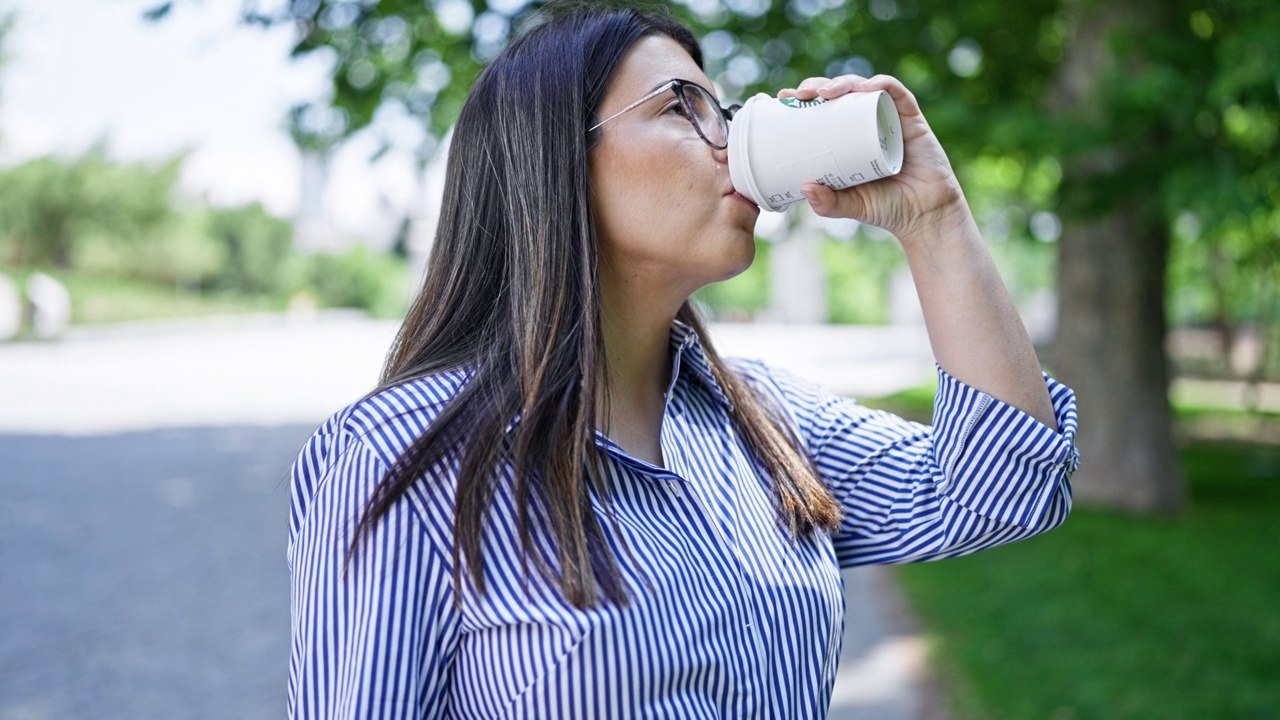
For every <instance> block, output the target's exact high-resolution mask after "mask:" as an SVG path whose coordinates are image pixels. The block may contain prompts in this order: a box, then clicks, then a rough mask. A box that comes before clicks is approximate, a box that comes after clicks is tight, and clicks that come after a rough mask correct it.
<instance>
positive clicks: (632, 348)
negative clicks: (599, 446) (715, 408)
mask: <svg viewBox="0 0 1280 720" xmlns="http://www.w3.org/2000/svg"><path fill="white" fill-rule="evenodd" d="M626 290H627V288H626V287H619V286H618V285H616V284H606V283H603V282H602V283H601V304H602V314H603V323H604V328H603V329H604V345H605V347H604V352H605V358H606V361H607V363H608V374H607V377H606V378H605V382H606V386H607V388H606V392H607V393H608V398H609V403H608V407H607V408H606V407H604V406H603V405H602V406H601V407H599V408H598V412H599V413H600V420H601V422H602V423H603V428H602V430H604V432H605V434H607V435H608V436H609V438H610V439H611V440H613V441H614V442H615V443H617V444H618V445H620V446H621V447H622V448H623V449H624V450H626V451H627V452H628V453H630V454H631V455H633V456H635V457H637V458H640V459H642V460H645V461H647V462H650V463H653V464H655V465H659V466H660V465H661V464H662V457H661V445H660V443H659V439H660V436H661V430H662V413H663V411H664V409H665V405H666V397H665V394H666V391H667V386H668V385H669V384H670V382H671V323H672V321H673V320H674V319H675V313H676V310H678V309H679V305H678V304H677V305H676V306H675V308H674V309H672V308H670V307H667V304H664V303H660V302H653V301H652V299H651V298H642V297H640V296H638V295H637V294H636V293H629V292H626Z"/></svg>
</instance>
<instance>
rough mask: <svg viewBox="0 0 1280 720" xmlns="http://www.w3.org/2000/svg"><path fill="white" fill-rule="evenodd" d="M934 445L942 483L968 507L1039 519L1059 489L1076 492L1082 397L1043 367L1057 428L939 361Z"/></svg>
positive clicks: (1010, 518)
mask: <svg viewBox="0 0 1280 720" xmlns="http://www.w3.org/2000/svg"><path fill="white" fill-rule="evenodd" d="M937 371H938V391H937V394H936V396H935V397H934V404H933V408H934V410H933V436H934V441H933V452H934V457H935V459H936V461H937V463H938V467H939V468H941V470H942V473H943V483H942V486H941V487H940V488H939V490H940V491H941V492H942V493H944V494H946V495H947V496H948V497H950V498H951V499H952V500H953V501H955V502H957V503H959V504H960V505H962V506H964V507H966V508H968V509H969V510H971V511H973V512H975V513H977V514H980V515H982V516H984V517H989V518H991V519H993V520H997V521H999V522H1002V523H1009V524H1014V525H1018V526H1021V527H1024V528H1034V527H1037V526H1039V525H1040V523H1041V520H1042V519H1043V518H1044V515H1045V513H1046V511H1047V510H1048V508H1049V505H1050V503H1051V502H1052V501H1053V498H1054V496H1055V495H1056V494H1057V493H1058V492H1059V491H1060V490H1061V491H1062V492H1064V493H1066V495H1067V499H1068V501H1069V499H1070V489H1071V486H1070V480H1071V474H1072V473H1073V472H1075V470H1076V469H1077V468H1078V467H1079V453H1078V452H1077V451H1076V448H1075V435H1076V401H1075V393H1074V392H1072V391H1071V388H1069V387H1067V386H1066V385H1063V384H1061V383H1059V382H1057V381H1056V380H1054V379H1053V378H1051V377H1049V376H1048V375H1047V374H1046V375H1044V380H1045V385H1046V387H1047V389H1048V391H1049V398H1050V400H1051V401H1052V403H1053V411H1054V416H1055V417H1056V419H1057V422H1058V428H1059V429H1058V432H1054V431H1053V430H1051V429H1050V428H1049V427H1048V426H1046V425H1045V424H1044V423H1042V422H1040V421H1039V420H1036V419H1035V418H1034V417H1032V416H1031V415H1028V414H1027V413H1025V412H1023V411H1021V410H1019V409H1018V408H1015V407H1013V406H1012V405H1009V404H1007V403H1004V402H1001V401H1000V400H997V399H995V398H993V397H992V396H990V395H988V394H986V393H984V392H982V391H980V390H977V389H975V388H973V387H970V386H969V385H966V384H964V383H962V382H960V381H959V380H957V379H955V378H954V377H952V376H951V375H949V374H948V373H947V372H946V371H945V370H943V369H942V367H941V366H940V365H939V366H937Z"/></svg>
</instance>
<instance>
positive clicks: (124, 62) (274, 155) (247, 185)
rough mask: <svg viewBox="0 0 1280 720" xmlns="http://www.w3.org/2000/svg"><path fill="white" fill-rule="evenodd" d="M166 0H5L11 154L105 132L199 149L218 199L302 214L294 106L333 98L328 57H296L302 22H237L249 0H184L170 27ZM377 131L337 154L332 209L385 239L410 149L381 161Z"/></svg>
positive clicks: (70, 147) (186, 178)
mask: <svg viewBox="0 0 1280 720" xmlns="http://www.w3.org/2000/svg"><path fill="white" fill-rule="evenodd" d="M156 4H158V2H157V0H0V14H4V13H6V12H7V11H10V10H16V12H17V16H18V17H17V24H16V26H15V28H14V29H13V31H12V33H11V34H10V36H9V41H8V42H7V43H6V44H7V46H8V48H7V56H8V59H7V62H6V63H5V64H4V65H3V68H0V164H3V165H9V164H12V163H15V162H19V161H21V160H25V159H28V158H31V157H36V156H39V155H43V154H48V153H56V154H59V155H68V156H70V155H76V154H79V153H81V152H83V151H84V150H85V149H86V148H88V147H89V146H90V145H92V143H93V142H94V141H95V140H97V139H99V138H101V137H103V136H106V137H107V138H108V148H109V150H108V152H109V154H110V155H111V156H112V157H114V158H117V159H120V160H139V159H159V158H163V157H167V156H169V155H172V154H174V153H177V152H179V151H181V150H183V149H184V148H190V149H191V150H192V152H191V154H190V156H189V158H188V160H187V164H186V166H185V169H184V172H183V178H182V184H183V187H184V188H186V189H187V190H188V191H190V192H191V193H192V194H194V195H200V194H205V193H207V195H208V197H209V199H210V201H211V202H213V203H215V204H238V203H243V202H250V201H253V200H261V201H262V202H263V203H264V204H265V205H266V206H267V207H268V209H270V210H271V211H272V212H274V213H277V214H279V215H283V216H292V215H293V214H294V213H295V212H296V210H297V207H298V194H299V185H300V176H299V174H300V161H299V157H298V153H297V151H296V150H295V149H294V147H293V143H292V142H291V141H290V140H289V136H288V134H287V133H286V132H285V130H284V118H285V114H286V112H287V110H288V108H289V106H290V105H292V104H293V103H296V102H300V101H303V100H314V99H317V98H321V97H324V96H325V95H326V92H327V90H326V89H327V79H326V75H325V70H326V67H327V62H326V61H325V60H324V59H322V58H319V57H313V58H309V59H304V60H302V61H297V62H295V61H291V60H290V59H289V55H288V51H289V48H290V45H291V41H292V37H293V29H292V28H291V27H285V26H279V27H275V28H272V29H271V30H263V29H261V28H258V27H246V26H241V25H239V24H238V22H237V18H238V11H239V9H240V6H241V0H182V1H181V2H179V3H178V5H177V7H175V9H174V11H173V12H172V13H171V14H170V15H169V17H168V18H166V19H165V20H164V21H163V22H161V23H159V24H151V23H147V22H144V21H143V20H142V18H141V15H142V11H143V10H145V9H147V8H149V7H152V6H154V5H156ZM372 149H373V140H372V139H371V138H364V139H361V138H357V139H355V140H353V141H352V142H351V143H349V144H348V146H347V147H345V148H344V149H343V150H342V151H341V152H340V153H339V154H338V155H337V157H336V158H335V160H334V163H333V166H332V169H331V172H330V179H329V185H328V191H327V192H326V195H325V207H326V211H327V212H328V213H329V214H330V217H331V219H332V220H333V221H334V222H335V224H337V225H338V226H339V227H340V228H342V229H343V230H345V231H347V232H349V233H353V234H358V235H365V236H371V237H381V236H384V233H385V232H386V230H387V228H389V227H393V226H394V225H395V224H396V222H397V221H398V220H399V217H400V216H401V214H402V210H401V208H403V207H405V206H406V205H407V203H408V202H409V200H410V198H411V195H412V193H413V176H412V170H411V165H410V162H409V160H408V159H407V158H406V157H405V156H403V155H399V154H396V153H391V154H389V155H388V156H386V157H384V159H383V160H381V161H380V162H379V163H378V164H377V165H376V166H370V165H369V164H368V162H367V158H368V156H369V154H370V153H371V152H372Z"/></svg>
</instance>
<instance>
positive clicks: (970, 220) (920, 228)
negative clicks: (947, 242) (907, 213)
mask: <svg viewBox="0 0 1280 720" xmlns="http://www.w3.org/2000/svg"><path fill="white" fill-rule="evenodd" d="M977 230H978V223H977V221H976V220H974V217H973V211H972V210H970V209H969V203H968V202H967V201H966V200H965V198H964V194H963V193H958V195H957V197H956V198H955V199H953V200H951V201H950V202H947V203H945V204H943V205H940V206H938V207H936V208H933V209H932V210H930V211H929V212H927V213H924V214H922V215H920V216H919V217H917V218H915V220H914V221H913V222H912V223H910V224H909V225H907V226H906V227H904V228H903V229H902V230H901V231H899V232H896V233H894V236H895V237H897V238H898V242H899V243H901V244H902V247H903V249H904V250H906V251H907V252H911V251H912V250H913V249H916V248H919V247H926V246H929V245H932V244H934V243H936V242H938V241H939V240H940V239H943V238H950V237H957V236H963V235H965V234H968V233H977Z"/></svg>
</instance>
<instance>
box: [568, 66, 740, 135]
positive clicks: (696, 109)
mask: <svg viewBox="0 0 1280 720" xmlns="http://www.w3.org/2000/svg"><path fill="white" fill-rule="evenodd" d="M668 90H674V91H675V93H676V97H677V98H679V100H680V107H681V108H683V110H684V116H685V117H686V118H688V120H689V122H690V123H692V124H693V129H694V130H697V131H698V136H699V137H701V138H702V140H703V142H705V143H706V144H708V145H710V146H711V147H713V148H715V149H717V150H723V149H725V148H727V147H729V121H730V120H732V119H733V114H734V113H736V112H737V111H738V109H739V108H741V107H742V106H741V105H730V106H729V107H727V108H723V107H720V103H719V102H717V101H716V99H715V97H714V96H712V94H711V93H710V92H708V91H707V89H706V88H704V87H702V86H701V85H699V84H697V83H692V82H689V81H688V80H681V79H679V78H673V79H671V80H670V81H668V82H665V83H663V84H662V85H661V86H660V87H658V88H657V89H656V90H654V91H653V92H651V93H649V94H648V95H645V96H644V97H642V98H640V99H639V100H637V101H635V102H633V103H631V104H630V105H628V106H626V107H624V108H622V109H621V110H619V111H618V112H616V113H614V114H612V115H610V116H609V117H607V118H605V119H603V120H601V121H600V122H598V123H596V124H595V125H593V126H592V127H591V129H590V130H588V131H587V132H591V131H593V130H595V129H596V128H598V127H600V126H601V125H604V124H605V123H607V122H609V121H610V120H612V119H614V118H616V117H618V116H619V115H621V114H623V113H625V112H627V111H628V110H634V109H635V108H637V107H639V106H640V105H641V104H643V103H645V102H646V101H648V100H651V99H653V98H655V97H657V96H659V95H661V94H662V93H664V92H666V91H668Z"/></svg>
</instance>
